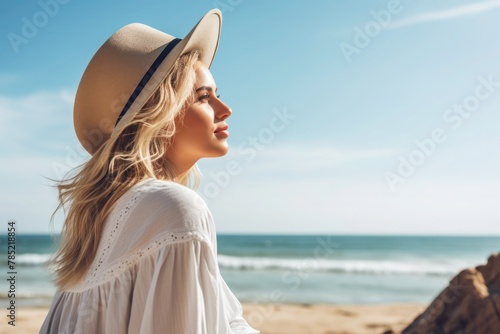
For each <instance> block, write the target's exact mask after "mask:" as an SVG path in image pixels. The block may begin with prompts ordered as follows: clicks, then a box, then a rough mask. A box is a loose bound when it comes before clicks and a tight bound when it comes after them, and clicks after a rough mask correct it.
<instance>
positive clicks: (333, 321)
mask: <svg viewBox="0 0 500 334" xmlns="http://www.w3.org/2000/svg"><path fill="white" fill-rule="evenodd" d="M425 307H426V305H424V304H393V305H375V306H336V305H323V304H243V308H244V316H245V319H247V320H248V322H249V323H250V324H251V325H253V326H254V327H255V328H257V329H260V330H261V333H262V334H382V333H383V332H384V331H385V330H387V329H395V330H401V329H403V328H404V327H405V326H406V325H407V324H408V323H410V322H411V321H412V320H413V319H414V318H415V316H416V315H417V314H419V313H420V312H421V311H423V310H424V309H425ZM2 314H5V312H2ZM46 314H47V308H24V309H19V310H18V313H17V321H16V327H15V328H14V327H12V326H8V325H7V323H6V321H5V316H2V318H3V319H4V320H2V323H1V324H0V333H19V334H21V333H22V334H28V333H38V329H39V328H40V325H41V324H42V322H43V320H44V318H45V315H46Z"/></svg>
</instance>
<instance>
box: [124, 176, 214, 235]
mask: <svg viewBox="0 0 500 334" xmlns="http://www.w3.org/2000/svg"><path fill="white" fill-rule="evenodd" d="M129 201H130V202H133V203H131V204H133V205H129V207H130V215H129V218H130V219H132V220H134V221H137V220H140V221H142V222H143V224H147V223H149V224H152V225H159V226H160V227H161V228H163V229H164V228H167V229H169V230H177V229H181V230H182V229H186V230H193V229H194V230H197V229H200V228H203V229H204V230H206V229H211V228H212V226H211V221H212V215H211V213H210V210H209V209H208V207H207V205H206V203H205V201H204V200H203V198H202V197H201V196H200V195H199V194H198V193H197V192H196V191H194V190H193V189H190V188H188V187H186V186H184V185H182V184H179V183H176V182H174V181H169V180H159V179H155V178H150V179H146V180H142V181H140V182H138V183H137V184H136V185H134V186H133V187H132V189H131V196H129Z"/></svg>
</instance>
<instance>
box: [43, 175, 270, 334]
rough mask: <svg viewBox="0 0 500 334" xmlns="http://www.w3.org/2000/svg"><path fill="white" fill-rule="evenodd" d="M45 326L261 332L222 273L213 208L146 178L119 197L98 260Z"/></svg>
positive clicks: (190, 193)
mask: <svg viewBox="0 0 500 334" xmlns="http://www.w3.org/2000/svg"><path fill="white" fill-rule="evenodd" d="M40 333H58V334H63V333H66V334H69V333H82V334H83V333H92V334H99V333H103V334H112V333H120V334H122V333H140V334H149V333H172V334H202V333H203V334H216V333H217V334H218V333H221V334H222V333H260V331H258V330H256V329H254V328H252V327H250V326H249V325H248V323H247V322H246V321H245V319H243V317H242V306H241V304H240V302H239V301H238V300H237V299H236V297H235V296H234V294H233V293H232V292H231V290H230V289H229V287H228V286H227V284H226V282H225V281H224V279H223V278H222V276H221V275H220V272H219V267H218V263H217V240H216V233H215V225H214V222H213V217H212V214H211V212H210V210H209V208H208V207H207V205H206V203H205V202H204V200H203V199H202V198H201V196H199V195H198V194H197V193H196V192H195V191H194V190H192V189H190V188H188V187H185V186H183V185H180V184H178V183H175V182H173V181H161V180H157V179H154V178H149V179H146V180H142V181H141V182H139V183H138V184H136V185H135V186H134V187H132V188H131V189H130V190H129V191H127V192H126V193H125V194H124V195H123V196H122V197H121V198H120V199H119V200H118V202H117V203H116V206H115V207H114V209H113V211H112V212H111V214H110V216H109V217H108V219H107V220H106V223H105V227H104V232H103V234H102V236H101V240H100V243H99V247H98V250H97V253H96V256H95V258H94V261H93V263H92V265H91V267H90V270H89V271H88V272H87V274H86V276H85V277H84V278H83V279H82V280H81V281H80V282H79V284H78V285H77V286H74V287H73V288H71V289H69V290H64V291H61V290H57V291H56V294H55V295H54V298H53V301H52V305H51V307H50V309H49V312H48V315H47V317H46V318H45V321H44V323H43V325H42V328H41V329H40Z"/></svg>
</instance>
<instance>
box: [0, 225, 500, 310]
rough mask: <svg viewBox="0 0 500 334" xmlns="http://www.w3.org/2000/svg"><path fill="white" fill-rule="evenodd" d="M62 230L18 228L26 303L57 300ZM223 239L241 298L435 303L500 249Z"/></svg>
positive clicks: (346, 239)
mask: <svg viewBox="0 0 500 334" xmlns="http://www.w3.org/2000/svg"><path fill="white" fill-rule="evenodd" d="M55 236H58V235H55V234H47V233H45V234H42V233H40V234H37V233H23V234H18V235H17V236H16V245H17V254H16V265H17V271H18V287H17V296H16V297H17V300H18V305H19V307H31V306H48V305H49V304H50V301H51V298H52V296H53V294H54V292H55V287H54V286H53V285H52V283H51V278H52V277H51V275H50V273H49V272H48V271H47V270H46V269H45V267H44V264H45V263H46V261H47V260H48V259H49V257H50V255H51V254H52V252H53V251H54V250H55V243H54V240H53V238H54V237H55ZM5 238H6V237H5V236H1V237H0V241H2V242H3V241H4V240H5ZM217 244H218V248H217V250H218V263H219V268H220V271H221V275H222V276H223V278H224V280H225V281H226V282H227V284H228V286H229V287H230V288H231V290H232V291H233V292H234V294H235V295H236V296H237V297H238V299H239V300H240V301H242V302H270V303H307V304H316V303H326V304H338V305H346V304H350V305H373V304H390V303H430V302H431V301H432V300H433V299H434V298H435V297H436V296H437V294H438V293H439V292H440V291H442V289H444V288H445V287H446V286H447V284H448V282H449V280H450V279H451V278H453V277H454V276H455V275H456V274H458V273H459V272H460V271H461V270H463V269H466V268H470V267H475V266H477V265H481V264H485V263H486V262H487V259H488V257H489V256H490V255H492V254H494V253H497V252H498V249H499V245H500V237H499V236H458V235H454V236H437V235H426V236H422V235H364V234H363V235H362V234H359V235H355V234H354V235H353V234H351V235H341V234H337V235H336V234H308V235H304V234H242V233H237V234H236V233H219V234H218V235H217ZM0 263H2V265H3V266H4V267H5V265H6V256H4V257H2V258H0ZM277 291H278V292H279V293H278V294H277V293H276V292H277ZM277 295H279V296H280V298H279V299H276V297H275V296H277ZM6 297H7V296H6V294H5V293H4V292H0V304H1V306H3V305H4V304H5V303H6V302H7V298H6Z"/></svg>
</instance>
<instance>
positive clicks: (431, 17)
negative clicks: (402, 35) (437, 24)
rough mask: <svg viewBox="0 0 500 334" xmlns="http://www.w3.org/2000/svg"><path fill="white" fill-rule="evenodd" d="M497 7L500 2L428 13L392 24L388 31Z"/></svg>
mask: <svg viewBox="0 0 500 334" xmlns="http://www.w3.org/2000/svg"><path fill="white" fill-rule="evenodd" d="M497 7H500V1H499V0H493V1H486V2H479V3H473V4H470V5H465V6H460V7H455V8H450V9H447V10H441V11H434V12H427V13H422V14H419V15H416V16H413V17H410V18H406V19H401V20H399V21H394V22H393V23H391V24H390V25H389V26H388V27H387V29H396V28H401V27H406V26H410V25H414V24H419V23H423V22H430V21H442V20H448V19H453V18H457V17H460V16H465V15H472V14H477V13H481V12H485V11H488V10H490V9H495V8H497Z"/></svg>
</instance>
